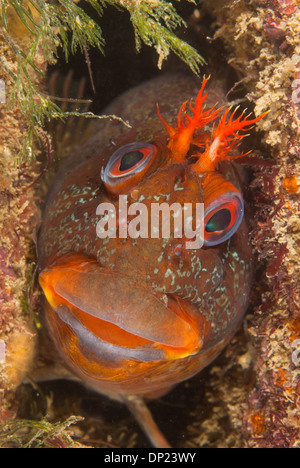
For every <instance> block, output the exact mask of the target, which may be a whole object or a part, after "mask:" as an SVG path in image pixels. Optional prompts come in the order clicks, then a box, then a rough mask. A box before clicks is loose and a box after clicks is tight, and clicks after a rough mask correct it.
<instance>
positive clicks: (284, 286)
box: [204, 0, 300, 447]
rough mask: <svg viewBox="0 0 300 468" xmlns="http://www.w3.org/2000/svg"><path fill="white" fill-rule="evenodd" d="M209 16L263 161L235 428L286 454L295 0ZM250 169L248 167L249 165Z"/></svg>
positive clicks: (299, 422)
mask: <svg viewBox="0 0 300 468" xmlns="http://www.w3.org/2000/svg"><path fill="white" fill-rule="evenodd" d="M204 4H205V6H206V7H207V8H209V9H210V10H211V9H213V13H214V15H215V16H216V21H217V32H216V35H215V37H217V38H221V39H222V41H223V42H224V44H225V46H226V49H227V50H228V54H229V55H228V63H230V65H231V66H232V67H234V68H235V69H236V70H237V71H238V73H239V74H240V76H241V82H243V85H244V86H245V87H246V89H247V91H248V96H247V97H248V98H249V99H250V100H252V101H253V102H254V103H255V113H256V115H259V114H260V113H261V112H264V111H267V110H269V111H270V112H269V114H268V115H267V117H266V118H265V119H263V120H262V121H260V122H259V123H258V125H257V127H258V128H260V129H261V130H262V131H263V132H264V133H263V135H264V136H263V141H264V143H265V144H266V148H267V152H268V153H269V154H264V158H266V160H265V161H256V162H255V161H254V159H253V162H252V163H251V164H252V168H253V169H254V171H255V173H256V174H255V180H254V181H253V182H252V188H253V189H254V190H253V193H254V194H255V193H256V194H257V197H256V199H255V205H256V208H257V209H256V217H255V219H254V223H255V224H254V226H255V227H254V231H253V234H252V243H253V246H254V250H255V252H256V254H257V258H258V262H259V265H261V266H262V267H263V268H265V269H264V272H263V275H262V276H261V277H260V278H259V280H258V282H257V284H256V294H257V295H260V297H261V301H260V302H259V303H257V304H256V306H255V309H254V313H253V316H252V318H251V319H250V322H249V323H248V327H249V329H248V333H249V336H250V338H251V340H250V341H251V343H252V346H253V350H252V351H254V353H255V358H254V359H255V365H254V369H255V371H256V382H255V384H254V388H253V390H252V391H251V393H250V395H248V396H247V397H246V402H245V403H246V406H245V407H244V416H243V424H242V430H243V433H244V436H245V442H246V443H247V445H248V446H250V447H295V446H299V437H300V429H299V427H300V377H299V374H300V372H299V367H300V359H299V357H300V352H299V349H300V346H299V344H300V341H299V338H300V308H299V304H300V297H299V292H300V284H299V277H300V260H299V259H300V256H299V253H300V252H299V247H300V242H299V241H300V236H299V231H300V221H299V185H300V181H299V174H300V172H299V155H300V147H299V132H300V127H299V115H300V80H299V78H300V6H299V2H297V1H294V0H282V1H281V0H274V1H273V0H270V1H264V0H252V1H251V0H250V1H242V0H241V1H239V0H237V1H234V2H232V1H225V0H223V1H222V0H221V1H220V0H216V1H209V2H204ZM249 164H250V163H249Z"/></svg>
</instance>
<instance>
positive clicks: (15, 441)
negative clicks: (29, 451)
mask: <svg viewBox="0 0 300 468" xmlns="http://www.w3.org/2000/svg"><path fill="white" fill-rule="evenodd" d="M82 420H83V418H82V417H80V416H71V417H69V418H68V419H67V420H66V421H63V422H59V423H50V422H48V421H46V420H43V421H34V420H25V419H13V420H11V421H9V422H7V423H6V424H4V425H3V426H2V427H1V428H0V448H42V447H43V448H68V447H69V448H70V447H74V445H75V443H74V442H73V440H72V438H71V436H70V434H69V432H68V431H67V429H68V428H69V426H71V425H72V424H77V423H78V422H80V421H82Z"/></svg>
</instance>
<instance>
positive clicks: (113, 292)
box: [40, 254, 205, 360]
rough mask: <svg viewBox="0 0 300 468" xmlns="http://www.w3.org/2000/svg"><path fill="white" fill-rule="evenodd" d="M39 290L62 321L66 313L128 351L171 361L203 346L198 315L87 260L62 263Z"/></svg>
mask: <svg viewBox="0 0 300 468" xmlns="http://www.w3.org/2000/svg"><path fill="white" fill-rule="evenodd" d="M40 284H41V286H42V288H43V290H44V293H45V296H46V298H47V300H48V302H49V304H50V305H51V306H52V308H53V309H54V310H55V311H56V312H57V313H58V315H59V316H60V317H62V312H60V311H61V310H62V308H64V311H66V310H67V311H68V312H67V314H70V315H72V320H74V318H75V319H76V320H77V321H78V322H80V324H81V325H82V326H83V327H84V328H85V329H88V330H89V331H90V332H92V334H93V335H94V336H96V337H97V338H99V339H100V340H102V341H104V342H107V343H109V344H111V345H114V346H118V347H124V350H125V348H128V347H129V348H141V347H146V348H149V347H150V348H155V349H157V350H160V353H159V354H158V357H159V359H161V358H162V357H163V359H166V360H168V359H179V358H182V357H185V356H188V355H192V354H195V353H197V352H198V351H199V349H200V348H201V346H202V343H203V332H204V329H205V320H204V318H202V317H201V315H200V314H199V312H198V313H197V315H196V314H194V313H193V311H192V310H190V311H189V312H187V310H186V308H183V305H182V304H183V301H181V302H180V300H179V299H174V298H173V296H169V297H168V296H166V297H165V299H164V300H165V301H166V302H167V303H166V304H164V303H163V302H162V301H161V300H159V299H158V298H157V297H155V296H154V295H153V294H151V293H150V292H147V290H146V289H143V288H141V287H137V286H136V285H135V286H133V285H132V284H131V280H130V278H124V277H122V276H121V275H120V276H119V275H118V274H115V273H114V274H112V273H111V272H109V271H107V270H106V269H104V268H102V267H101V266H100V265H99V264H98V263H97V262H96V261H95V260H93V259H90V258H88V257H85V256H84V255H78V254H72V255H68V256H65V257H63V258H61V259H60V262H59V263H57V264H56V265H54V266H52V267H50V268H48V269H45V270H44V271H43V272H42V273H41V274H40ZM129 289H130V294H128V290H129ZM190 308H191V309H193V308H192V307H191V306H190ZM64 314H65V312H64ZM196 316H197V317H198V318H197V319H196V318H195V317H196ZM65 320H66V319H65ZM67 321H68V323H69V324H70V323H71V319H68V320H67ZM78 338H79V339H80V336H79V337H78ZM161 352H162V353H161Z"/></svg>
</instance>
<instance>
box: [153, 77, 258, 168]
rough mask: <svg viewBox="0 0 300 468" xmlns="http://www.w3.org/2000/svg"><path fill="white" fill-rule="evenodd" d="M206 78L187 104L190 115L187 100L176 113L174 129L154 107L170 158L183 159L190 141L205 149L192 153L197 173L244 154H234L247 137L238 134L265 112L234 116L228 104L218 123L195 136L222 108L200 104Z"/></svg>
mask: <svg viewBox="0 0 300 468" xmlns="http://www.w3.org/2000/svg"><path fill="white" fill-rule="evenodd" d="M208 79H209V78H203V82H202V86H201V89H200V91H199V93H198V95H197V98H196V100H195V105H194V107H193V106H192V105H191V103H190V104H189V109H190V111H191V113H192V115H189V114H188V113H187V110H186V107H187V103H186V102H185V103H183V104H182V106H181V108H180V110H179V113H178V120H177V128H176V129H175V128H173V127H172V126H171V125H169V124H168V123H167V122H166V121H165V120H164V119H163V117H162V116H161V114H160V111H159V108H158V106H157V109H158V115H159V117H160V119H161V121H162V122H163V124H164V126H165V129H166V131H167V133H168V134H169V137H170V139H169V143H168V148H169V149H170V152H171V157H172V159H173V160H175V161H176V162H184V160H185V158H186V155H187V153H188V151H189V149H190V146H191V145H192V144H193V145H195V146H198V147H201V148H203V147H204V152H201V153H196V154H194V156H198V161H197V162H196V163H195V164H194V166H193V167H194V169H195V171H196V172H198V173H203V172H207V171H215V170H216V168H217V165H218V162H219V161H220V160H230V159H236V158H238V157H241V156H244V154H238V155H236V154H234V152H235V150H236V149H237V147H238V146H239V145H240V143H241V141H242V139H243V138H245V136H247V134H245V133H242V134H240V133H239V132H240V131H246V130H249V128H251V126H252V125H253V124H255V123H256V122H258V121H259V120H260V119H262V118H263V117H264V116H265V115H266V114H267V112H265V113H263V114H261V115H260V116H259V117H256V118H254V119H250V118H249V117H250V114H248V115H245V112H242V113H241V115H239V116H237V117H235V115H236V111H237V110H238V107H236V108H235V109H234V110H233V112H232V113H231V114H230V111H231V107H229V108H228V109H226V111H225V112H224V114H223V116H222V117H221V118H220V120H219V122H218V124H217V125H216V124H214V125H213V128H212V131H211V133H210V134H208V133H205V132H201V133H200V134H198V135H195V134H196V132H197V131H199V130H203V129H204V127H205V126H206V125H208V124H209V123H210V122H213V121H215V120H216V119H217V118H218V117H219V116H220V113H221V111H222V109H223V108H222V107H221V108H217V109H216V106H213V107H212V108H209V109H207V110H206V109H205V107H203V105H204V103H205V100H206V98H207V93H205V94H204V88H205V85H206V83H207V81H208ZM247 154H248V153H247Z"/></svg>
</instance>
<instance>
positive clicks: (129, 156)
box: [120, 151, 144, 171]
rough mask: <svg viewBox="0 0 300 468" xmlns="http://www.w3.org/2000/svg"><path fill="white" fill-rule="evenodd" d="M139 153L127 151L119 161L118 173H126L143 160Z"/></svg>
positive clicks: (141, 154)
mask: <svg viewBox="0 0 300 468" xmlns="http://www.w3.org/2000/svg"><path fill="white" fill-rule="evenodd" d="M143 157H144V155H143V153H142V152H141V151H129V152H128V153H126V154H124V156H123V157H122V159H121V164H120V171H128V169H131V168H132V167H134V166H135V165H136V164H137V163H139V162H140V161H141V160H142V159H143Z"/></svg>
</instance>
